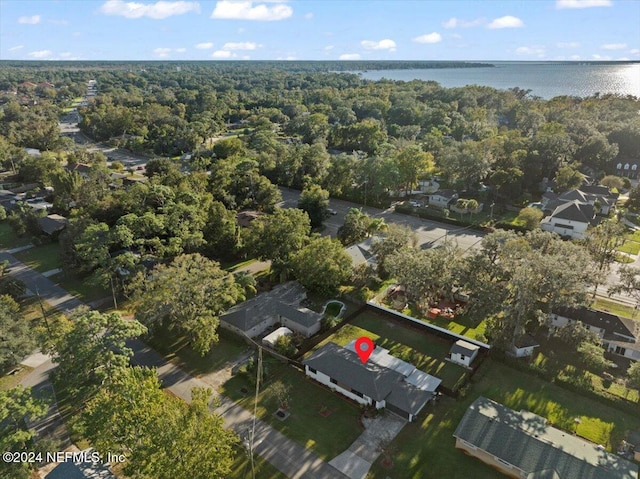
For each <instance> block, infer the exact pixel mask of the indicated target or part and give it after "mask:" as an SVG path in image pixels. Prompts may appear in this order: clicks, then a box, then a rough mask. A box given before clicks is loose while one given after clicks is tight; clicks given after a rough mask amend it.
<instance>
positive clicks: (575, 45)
mask: <svg viewBox="0 0 640 479" xmlns="http://www.w3.org/2000/svg"><path fill="white" fill-rule="evenodd" d="M556 46H557V47H558V48H578V47H579V46H580V42H558V43H556Z"/></svg>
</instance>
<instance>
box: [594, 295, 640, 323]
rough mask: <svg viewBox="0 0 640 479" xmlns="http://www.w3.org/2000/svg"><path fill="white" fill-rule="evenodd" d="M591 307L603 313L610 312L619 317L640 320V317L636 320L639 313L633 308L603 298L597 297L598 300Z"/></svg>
mask: <svg viewBox="0 0 640 479" xmlns="http://www.w3.org/2000/svg"><path fill="white" fill-rule="evenodd" d="M591 307H592V308H594V309H599V310H602V311H608V312H609V313H613V314H617V315H618V316H624V317H626V318H635V319H638V320H640V317H639V318H636V316H637V314H638V312H637V311H636V310H635V309H634V308H632V307H631V306H626V305H624V304H620V303H618V302H616V301H612V300H610V299H607V298H603V297H601V296H596V300H595V301H594V302H593V304H592V305H591Z"/></svg>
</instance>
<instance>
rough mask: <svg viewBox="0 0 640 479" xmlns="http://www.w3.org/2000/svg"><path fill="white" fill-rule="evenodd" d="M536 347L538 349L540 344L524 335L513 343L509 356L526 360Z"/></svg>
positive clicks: (529, 336)
mask: <svg viewBox="0 0 640 479" xmlns="http://www.w3.org/2000/svg"><path fill="white" fill-rule="evenodd" d="M538 347H540V343H538V341H536V340H535V339H534V337H533V336H531V335H530V334H525V335H523V336H520V337H519V338H518V339H517V340H516V341H515V344H514V345H513V346H512V347H511V352H510V353H509V354H510V355H511V356H514V357H516V358H526V357H529V356H532V355H533V351H534V349H535V348H538Z"/></svg>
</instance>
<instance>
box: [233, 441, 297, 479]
mask: <svg viewBox="0 0 640 479" xmlns="http://www.w3.org/2000/svg"><path fill="white" fill-rule="evenodd" d="M253 464H254V472H255V477H256V479H287V476H285V475H284V474H282V473H281V472H280V471H279V470H278V469H276V468H275V467H274V466H272V465H271V464H269V463H268V462H267V461H266V460H264V459H262V458H261V457H260V456H258V455H257V454H255V455H254V457H253ZM249 477H253V476H252V475H251V464H250V462H249V456H248V455H247V451H246V449H245V448H244V447H242V446H238V447H237V448H236V456H235V458H234V461H233V466H231V475H230V476H229V479H247V478H249Z"/></svg>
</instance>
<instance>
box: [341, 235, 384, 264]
mask: <svg viewBox="0 0 640 479" xmlns="http://www.w3.org/2000/svg"><path fill="white" fill-rule="evenodd" d="M373 240H374V238H373V237H371V238H367V239H366V240H364V241H361V242H360V243H358V244H354V245H351V246H349V247H348V248H345V251H346V252H347V254H348V255H349V256H350V257H351V263H352V264H353V266H354V267H356V266H360V265H361V264H364V263H368V264H370V265H373V266H375V264H376V258H375V256H374V255H373V251H372V249H371V245H372V244H373Z"/></svg>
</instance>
